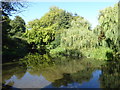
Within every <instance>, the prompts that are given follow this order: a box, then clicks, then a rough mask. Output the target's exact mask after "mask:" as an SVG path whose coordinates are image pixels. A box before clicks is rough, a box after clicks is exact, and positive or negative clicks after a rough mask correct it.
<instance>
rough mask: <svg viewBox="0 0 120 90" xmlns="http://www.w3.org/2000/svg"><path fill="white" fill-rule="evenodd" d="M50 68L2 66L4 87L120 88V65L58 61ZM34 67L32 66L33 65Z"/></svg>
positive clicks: (81, 60)
mask: <svg viewBox="0 0 120 90" xmlns="http://www.w3.org/2000/svg"><path fill="white" fill-rule="evenodd" d="M55 61H56V62H55V65H51V66H47V67H44V68H42V67H39V66H37V65H36V66H37V67H36V66H32V67H30V66H29V67H26V66H24V67H23V66H21V65H20V64H19V62H14V63H13V62H12V63H7V64H3V73H2V74H3V77H2V78H3V80H2V81H3V84H4V86H12V88H43V89H44V88H119V86H120V78H119V76H120V73H119V72H120V69H119V67H120V64H119V62H107V63H103V62H102V61H98V60H92V59H84V58H83V59H72V58H59V59H58V58H57V59H56V60H55ZM30 65H32V64H30Z"/></svg>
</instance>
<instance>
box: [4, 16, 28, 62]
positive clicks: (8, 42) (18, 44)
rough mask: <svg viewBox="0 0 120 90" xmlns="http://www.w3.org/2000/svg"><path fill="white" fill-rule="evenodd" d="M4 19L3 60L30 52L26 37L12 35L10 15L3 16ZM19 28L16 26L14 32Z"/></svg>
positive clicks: (9, 59)
mask: <svg viewBox="0 0 120 90" xmlns="http://www.w3.org/2000/svg"><path fill="white" fill-rule="evenodd" d="M2 20H3V22H2V41H3V44H2V55H3V62H6V61H11V60H13V59H15V58H20V57H23V56H24V55H25V54H26V53H27V52H28V49H27V45H28V44H27V42H26V41H25V40H24V38H20V37H12V36H11V34H10V32H11V31H12V29H13V27H12V26H11V25H10V23H11V20H10V19H9V17H8V16H3V17H2ZM16 24H18V23H14V25H16ZM21 24H22V23H21ZM17 30H18V29H17V28H16V29H15V33H14V34H16V31H17ZM18 31H19V30H18ZM21 35H22V33H21Z"/></svg>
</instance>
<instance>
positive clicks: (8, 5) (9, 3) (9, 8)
mask: <svg viewBox="0 0 120 90" xmlns="http://www.w3.org/2000/svg"><path fill="white" fill-rule="evenodd" d="M19 1H20V0H18V1H17V2H15V1H14V0H2V1H1V3H0V4H1V6H0V8H1V10H0V12H2V15H3V16H11V15H12V14H15V13H20V12H22V11H23V10H24V9H25V8H27V7H28V4H27V2H19Z"/></svg>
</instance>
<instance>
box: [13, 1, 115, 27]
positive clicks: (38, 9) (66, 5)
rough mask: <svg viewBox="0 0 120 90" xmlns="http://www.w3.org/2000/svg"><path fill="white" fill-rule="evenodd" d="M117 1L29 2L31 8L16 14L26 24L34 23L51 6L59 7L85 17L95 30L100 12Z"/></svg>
mask: <svg viewBox="0 0 120 90" xmlns="http://www.w3.org/2000/svg"><path fill="white" fill-rule="evenodd" d="M116 2H117V1H114V2H40V1H39V2H33V1H32V2H29V7H28V8H26V9H25V11H23V12H22V13H20V14H16V15H19V16H21V17H22V18H23V19H24V20H25V22H26V24H27V23H28V22H29V21H32V20H34V19H40V18H41V17H42V16H44V14H45V13H47V12H48V11H49V8H50V7H51V6H57V7H59V8H61V9H64V10H66V11H68V12H71V13H73V14H74V13H77V14H78V15H80V16H82V17H84V18H85V19H86V20H88V21H89V22H90V23H91V25H92V28H94V27H95V26H96V25H97V24H98V15H99V11H100V10H102V9H104V8H106V7H109V6H114V4H115V3H116ZM14 16H15V15H13V16H12V17H11V19H13V18H14Z"/></svg>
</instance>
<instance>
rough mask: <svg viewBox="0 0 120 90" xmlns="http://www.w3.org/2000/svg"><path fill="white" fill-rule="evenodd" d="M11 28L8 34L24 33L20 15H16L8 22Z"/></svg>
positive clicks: (23, 23) (17, 34)
mask: <svg viewBox="0 0 120 90" xmlns="http://www.w3.org/2000/svg"><path fill="white" fill-rule="evenodd" d="M10 25H11V28H12V29H11V30H10V32H9V34H10V36H19V37H20V36H22V34H23V33H25V30H26V28H25V21H24V20H23V19H22V18H21V17H20V16H16V17H15V19H14V20H11V22H10Z"/></svg>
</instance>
